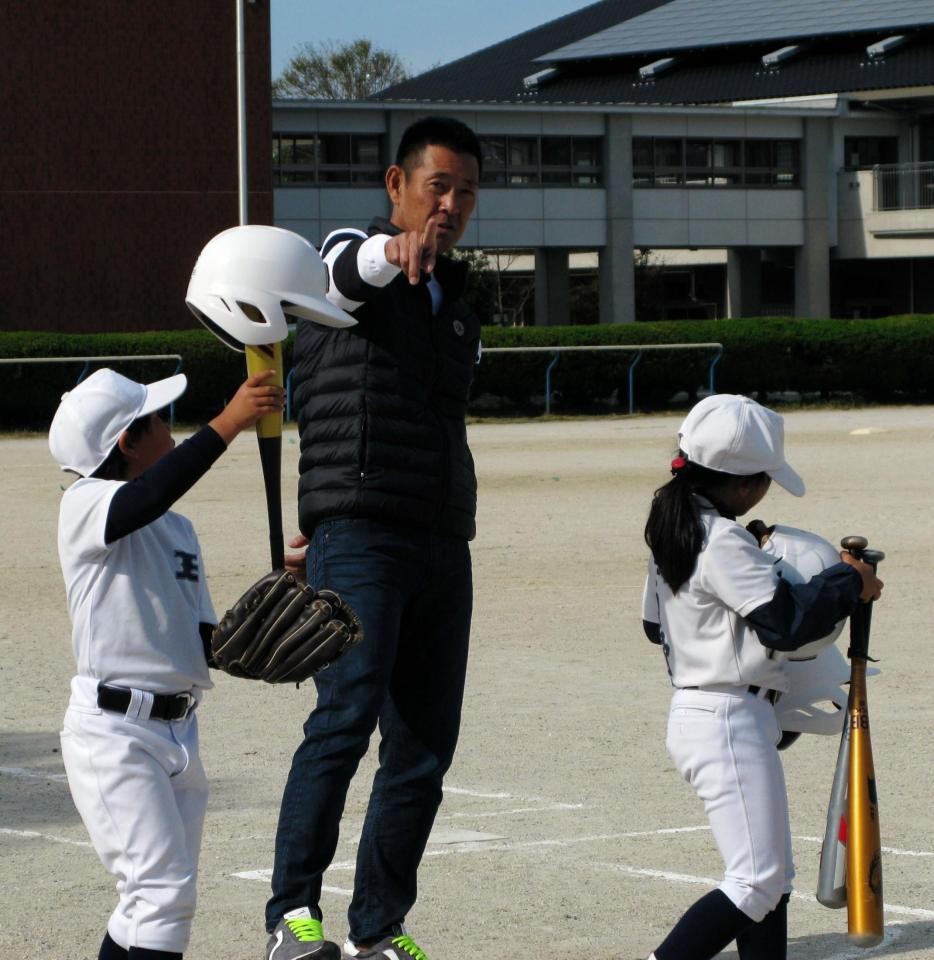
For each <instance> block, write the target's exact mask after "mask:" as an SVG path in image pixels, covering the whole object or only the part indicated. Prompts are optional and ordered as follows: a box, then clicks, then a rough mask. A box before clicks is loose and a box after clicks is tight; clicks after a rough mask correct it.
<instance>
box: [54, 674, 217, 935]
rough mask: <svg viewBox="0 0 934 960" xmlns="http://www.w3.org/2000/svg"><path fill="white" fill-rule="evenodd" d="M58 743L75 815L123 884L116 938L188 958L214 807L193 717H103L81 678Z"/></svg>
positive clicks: (93, 690)
mask: <svg viewBox="0 0 934 960" xmlns="http://www.w3.org/2000/svg"><path fill="white" fill-rule="evenodd" d="M61 741H62V759H63V760H64V762H65V772H66V773H67V775H68V785H69V787H70V788H71V795H72V798H73V799H74V803H75V806H76V807H77V809H78V812H79V813H80V814H81V819H82V820H83V821H84V825H85V827H86V828H87V831H88V834H89V835H90V837H91V842H92V843H93V845H94V849H95V850H96V851H97V854H98V856H99V857H100V859H101V862H102V863H103V864H104V866H105V867H106V868H107V870H108V871H109V872H110V873H111V874H113V875H114V876H115V877H116V878H117V892H118V894H119V901H118V903H117V907H116V909H115V910H114V912H113V913H112V914H111V917H110V920H109V922H108V924H107V930H108V932H109V933H110V936H111V938H112V939H113V940H114V941H115V942H116V943H117V944H118V945H120V946H122V947H124V948H129V947H146V948H148V949H150V950H165V951H168V952H176V953H184V951H185V949H186V947H187V946H188V941H189V937H190V933H191V922H192V918H193V917H194V912H195V903H196V880H197V871H198V853H199V850H200V847H201V832H202V828H203V825H204V815H205V810H206V808H207V798H208V783H207V777H206V776H205V773H204V767H203V766H202V764H201V758H200V756H199V755H198V722H197V719H196V717H195V713H194V712H192V713H190V714H189V715H188V716H187V717H186V718H184V719H182V720H173V721H171V722H166V721H163V720H149V719H141V718H140V717H131V716H124V715H123V714H117V713H114V712H111V711H105V710H101V709H100V708H99V707H98V706H97V683H96V681H92V680H90V679H89V678H85V677H75V678H74V680H73V681H72V696H71V700H70V702H69V705H68V709H67V711H66V713H65V721H64V729H63V730H62V732H61Z"/></svg>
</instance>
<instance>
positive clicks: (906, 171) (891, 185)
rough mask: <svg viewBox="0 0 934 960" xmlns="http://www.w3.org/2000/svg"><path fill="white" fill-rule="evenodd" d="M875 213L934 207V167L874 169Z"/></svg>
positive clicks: (904, 165)
mask: <svg viewBox="0 0 934 960" xmlns="http://www.w3.org/2000/svg"><path fill="white" fill-rule="evenodd" d="M872 207H873V210H927V209H930V208H932V207H934V163H882V164H878V165H877V166H875V167H873V168H872Z"/></svg>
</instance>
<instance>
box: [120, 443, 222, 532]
mask: <svg viewBox="0 0 934 960" xmlns="http://www.w3.org/2000/svg"><path fill="white" fill-rule="evenodd" d="M226 449H227V446H226V445H225V443H224V441H223V440H222V439H221V438H220V436H219V435H218V434H217V433H216V432H215V431H214V430H213V429H212V428H211V427H202V428H201V429H200V430H199V431H198V432H197V433H196V434H195V435H194V436H193V437H189V439H187V440H185V441H184V442H182V443H180V444H179V445H178V446H177V447H176V448H175V449H174V450H171V451H169V453H167V454H166V455H165V456H164V457H161V458H160V459H159V461H158V463H155V464H153V465H152V466H151V467H150V468H149V469H148V470H147V471H146V472H145V473H142V474H140V476H138V477H136V478H134V479H133V480H129V481H128V482H127V483H125V484H123V486H122V487H121V488H120V489H119V490H118V491H117V492H116V493H115V494H114V495H113V499H112V500H111V501H110V509H109V510H108V512H107V524H106V526H105V527H104V542H105V543H113V542H114V541H115V540H119V539H120V538H121V537H125V536H127V535H128V534H130V533H133V531H134V530H139V529H140V528H142V527H145V526H146V524H148V523H152V522H153V520H157V519H158V518H159V517H161V516H162V514H164V513H165V512H166V511H167V510H168V509H169V508H170V507H171V506H172V504H173V503H175V501H176V500H178V499H179V497H181V496H182V495H183V494H185V493H187V492H188V491H189V490H190V489H191V488H192V487H193V486H194V485H195V484H196V483H197V482H198V481H199V480H200V479H201V478H202V477H203V476H204V475H205V474H206V473H207V472H208V470H210V468H211V466H212V465H213V464H214V462H215V461H216V460H217V458H218V457H220V455H221V454H222V453H223V452H224V451H225V450H226Z"/></svg>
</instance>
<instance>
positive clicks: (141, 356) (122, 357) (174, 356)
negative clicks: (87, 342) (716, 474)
mask: <svg viewBox="0 0 934 960" xmlns="http://www.w3.org/2000/svg"><path fill="white" fill-rule="evenodd" d="M141 360H174V361H175V369H174V370H173V371H172V373H173V374H176V373H179V372H180V371H181V369H182V355H181V354H180V353H133V354H117V355H115V356H97V357H0V363H9V364H14V363H17V364H19V363H83V364H84V366H83V367H82V369H81V373H79V374H78V379H77V380H76V381H75V385H76V386H77V385H78V384H79V383H81V381H82V380H83V379H84V378H85V377H86V376H87V375H88V373H90V371H91V364H92V363H105V362H109V361H120V363H129V362H132V361H141ZM169 422H170V423H171V424H172V426H173V427H174V426H175V404H174V403H173V404H171V405H170V406H169Z"/></svg>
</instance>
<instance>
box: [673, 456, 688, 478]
mask: <svg viewBox="0 0 934 960" xmlns="http://www.w3.org/2000/svg"><path fill="white" fill-rule="evenodd" d="M687 465H688V462H687V460H685V459H684V457H675V458H674V460H672V461H671V475H672V476H673V477H676V476H678V474H679V473H680V472H681V471H682V470H683V469H684V468H685V467H686V466H687Z"/></svg>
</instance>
